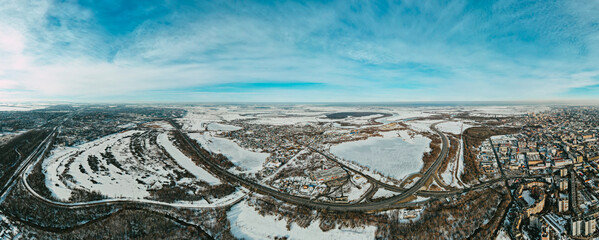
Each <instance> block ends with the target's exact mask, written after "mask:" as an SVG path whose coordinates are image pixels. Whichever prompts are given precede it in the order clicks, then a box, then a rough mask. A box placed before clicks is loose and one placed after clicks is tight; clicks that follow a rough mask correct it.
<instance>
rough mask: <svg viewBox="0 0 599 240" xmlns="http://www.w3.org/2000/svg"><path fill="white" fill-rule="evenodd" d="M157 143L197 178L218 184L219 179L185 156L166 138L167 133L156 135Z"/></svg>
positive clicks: (211, 183)
mask: <svg viewBox="0 0 599 240" xmlns="http://www.w3.org/2000/svg"><path fill="white" fill-rule="evenodd" d="M156 141H157V143H158V144H159V145H161V146H162V147H164V149H166V151H167V152H168V154H169V155H171V157H172V158H173V159H175V161H176V162H177V164H179V166H181V167H183V168H185V170H187V171H189V172H190V173H191V174H193V175H194V176H196V177H197V178H198V179H200V180H203V181H205V182H207V183H209V184H210V185H218V184H220V183H221V182H220V180H219V179H218V178H216V177H214V176H213V175H212V174H210V173H209V172H208V171H206V170H204V169H203V168H201V167H199V166H198V165H196V164H195V163H194V162H193V161H192V160H191V159H190V158H189V157H187V156H185V154H183V153H182V152H181V151H180V150H179V149H178V148H177V147H175V145H173V143H172V142H171V141H170V140H169V139H168V135H167V133H161V134H160V135H158V138H157V139H156Z"/></svg>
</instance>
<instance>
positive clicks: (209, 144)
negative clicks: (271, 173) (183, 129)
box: [189, 133, 270, 172]
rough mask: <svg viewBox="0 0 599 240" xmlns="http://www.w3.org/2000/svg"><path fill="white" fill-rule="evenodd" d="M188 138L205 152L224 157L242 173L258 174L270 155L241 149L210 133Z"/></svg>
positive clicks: (194, 134) (195, 134) (228, 140)
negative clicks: (194, 141) (239, 168)
mask: <svg viewBox="0 0 599 240" xmlns="http://www.w3.org/2000/svg"><path fill="white" fill-rule="evenodd" d="M189 137H191V138H192V139H194V140H196V141H197V142H198V143H199V144H200V145H201V146H202V147H204V148H205V149H206V150H208V151H210V152H214V153H220V154H223V155H225V156H226V157H227V158H228V159H229V160H230V161H231V162H233V163H234V164H235V165H237V166H239V167H241V168H242V169H245V171H244V172H258V171H260V170H261V169H262V164H264V161H266V158H267V157H268V156H269V155H270V154H268V153H260V152H253V151H250V150H248V149H245V148H242V147H241V146H239V145H237V143H235V142H234V141H232V140H230V139H227V138H221V137H214V136H213V135H212V134H211V133H203V134H200V133H190V134H189Z"/></svg>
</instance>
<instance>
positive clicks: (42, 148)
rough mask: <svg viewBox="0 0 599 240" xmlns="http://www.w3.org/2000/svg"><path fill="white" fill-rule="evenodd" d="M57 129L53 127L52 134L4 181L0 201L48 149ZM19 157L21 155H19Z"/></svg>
mask: <svg viewBox="0 0 599 240" xmlns="http://www.w3.org/2000/svg"><path fill="white" fill-rule="evenodd" d="M57 129H58V128H57V127H55V128H54V129H53V130H52V132H50V134H48V136H47V137H46V138H45V139H44V140H43V141H42V142H41V143H40V144H39V145H38V146H37V147H36V148H35V149H34V150H33V152H31V154H30V155H29V156H28V157H27V158H26V159H25V160H24V161H22V162H21V165H19V167H18V168H17V170H16V171H14V172H13V174H12V176H11V177H10V178H9V179H8V181H6V183H5V184H4V186H2V189H0V201H3V200H4V197H5V196H6V194H7V193H8V192H10V189H11V188H12V186H13V185H14V183H15V180H16V179H18V177H19V176H20V175H21V173H23V171H24V170H25V169H26V168H27V167H28V166H29V165H30V164H31V163H32V162H34V160H35V159H37V158H38V157H39V155H40V154H42V153H43V152H45V151H46V148H47V147H48V145H49V143H50V142H51V140H52V139H54V136H56V130H57ZM19 155H21V153H19Z"/></svg>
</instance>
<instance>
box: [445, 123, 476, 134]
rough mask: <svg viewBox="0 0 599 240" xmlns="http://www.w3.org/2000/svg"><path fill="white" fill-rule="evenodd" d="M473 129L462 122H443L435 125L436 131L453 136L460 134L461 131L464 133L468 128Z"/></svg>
mask: <svg viewBox="0 0 599 240" xmlns="http://www.w3.org/2000/svg"><path fill="white" fill-rule="evenodd" d="M471 127H473V125H470V124H467V123H463V122H453V121H451V122H443V123H439V124H437V129H439V130H440V131H442V132H447V133H453V134H461V133H462V131H465V130H466V129H468V128H471Z"/></svg>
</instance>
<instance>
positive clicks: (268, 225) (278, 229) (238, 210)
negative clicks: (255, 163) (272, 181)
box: [227, 201, 376, 240]
mask: <svg viewBox="0 0 599 240" xmlns="http://www.w3.org/2000/svg"><path fill="white" fill-rule="evenodd" d="M227 218H228V219H229V221H230V222H231V233H233V235H234V236H235V237H237V238H244V239H273V238H275V237H283V236H285V237H288V239H329V240H334V239H343V240H346V239H348V240H349V239H374V234H375V232H376V227H375V226H367V227H365V228H356V229H348V228H342V229H332V230H329V231H326V232H324V231H322V230H321V229H320V227H319V224H320V222H319V221H318V220H316V221H314V222H312V223H311V224H310V226H308V227H307V228H301V227H299V226H298V225H297V224H295V223H292V224H291V228H290V230H289V231H288V230H287V227H286V226H287V222H286V221H285V220H279V219H278V217H275V216H270V215H269V216H261V215H260V214H259V213H258V212H256V210H254V208H252V207H250V206H248V205H247V203H246V202H245V201H243V202H240V203H238V204H237V205H235V206H233V207H231V210H229V211H228V212H227Z"/></svg>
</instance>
